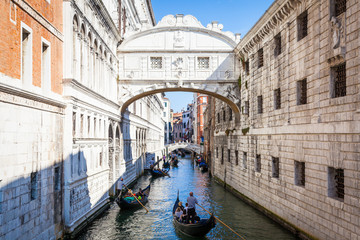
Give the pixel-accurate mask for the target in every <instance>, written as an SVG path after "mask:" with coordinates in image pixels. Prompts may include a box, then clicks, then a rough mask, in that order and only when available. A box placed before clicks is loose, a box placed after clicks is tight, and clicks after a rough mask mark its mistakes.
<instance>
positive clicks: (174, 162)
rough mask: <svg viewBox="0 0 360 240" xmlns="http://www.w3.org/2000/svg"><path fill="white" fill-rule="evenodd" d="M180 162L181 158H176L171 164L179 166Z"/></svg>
mask: <svg viewBox="0 0 360 240" xmlns="http://www.w3.org/2000/svg"><path fill="white" fill-rule="evenodd" d="M178 163H179V160H178V159H177V158H175V159H174V160H172V161H171V165H172V166H173V167H177V166H178Z"/></svg>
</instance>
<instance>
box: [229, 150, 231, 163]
mask: <svg viewBox="0 0 360 240" xmlns="http://www.w3.org/2000/svg"><path fill="white" fill-rule="evenodd" d="M230 153H231V152H230V149H228V162H231V159H230V157H231V155H230Z"/></svg>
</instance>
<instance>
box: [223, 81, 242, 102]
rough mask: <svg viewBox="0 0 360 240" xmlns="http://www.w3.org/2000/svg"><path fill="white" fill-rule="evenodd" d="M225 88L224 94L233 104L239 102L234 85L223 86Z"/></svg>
mask: <svg viewBox="0 0 360 240" xmlns="http://www.w3.org/2000/svg"><path fill="white" fill-rule="evenodd" d="M224 88H225V94H224V96H226V97H227V98H229V99H230V100H231V101H233V102H234V103H235V104H238V103H239V99H238V97H237V96H236V86H233V87H231V85H228V86H224Z"/></svg>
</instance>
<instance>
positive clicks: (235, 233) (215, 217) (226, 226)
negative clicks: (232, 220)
mask: <svg viewBox="0 0 360 240" xmlns="http://www.w3.org/2000/svg"><path fill="white" fill-rule="evenodd" d="M197 205H198V206H199V207H201V208H202V209H204V210H205V211H206V212H208V213H209V214H210V215H213V214H212V213H211V212H209V211H208V210H206V209H205V208H204V207H203V206H201V205H200V204H198V203H197ZM213 216H214V215H213ZM214 218H215V219H216V220H218V221H219V222H221V223H222V224H223V225H224V226H225V227H227V228H229V229H230V230H231V231H232V232H233V233H235V234H236V235H238V236H239V238H241V239H243V240H245V238H244V237H242V236H241V235H240V234H238V233H237V232H235V231H234V230H233V229H232V228H231V227H229V226H228V225H226V224H225V223H224V222H223V221H221V220H220V219H219V218H217V217H215V216H214Z"/></svg>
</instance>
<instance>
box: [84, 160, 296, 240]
mask: <svg viewBox="0 0 360 240" xmlns="http://www.w3.org/2000/svg"><path fill="white" fill-rule="evenodd" d="M169 175H170V176H171V177H161V178H156V179H152V177H151V175H150V174H145V175H144V176H142V177H140V178H139V180H138V181H137V183H136V184H135V186H134V187H133V189H134V190H137V189H139V187H141V188H144V187H146V186H147V185H148V184H149V183H151V191H150V196H149V202H148V203H147V204H146V207H147V208H148V209H149V210H150V212H149V213H147V214H146V210H145V209H143V208H140V209H138V210H135V211H121V210H120V209H119V207H118V206H117V204H116V203H115V202H114V203H112V205H111V207H110V209H109V210H107V211H106V212H105V213H104V214H103V215H102V216H101V217H100V218H98V219H96V220H95V221H94V222H93V223H92V224H91V225H90V226H89V227H87V229H85V231H84V232H83V233H82V234H81V235H80V236H79V237H78V239H81V240H90V239H91V240H95V239H96V240H97V239H99V240H100V239H101V240H114V239H240V238H239V237H237V236H236V235H235V234H234V233H232V232H231V231H230V230H229V229H228V228H226V227H225V226H223V225H222V224H221V223H219V222H217V225H216V227H215V228H213V229H212V230H211V231H210V232H209V233H208V234H207V235H206V236H205V237H203V238H191V237H188V236H185V235H183V234H181V233H178V232H176V231H175V229H174V225H173V223H172V208H173V205H174V203H175V200H176V195H177V191H178V190H179V193H180V201H183V202H186V198H187V197H188V196H189V192H190V191H193V192H194V196H195V197H197V199H198V201H199V204H201V205H202V206H203V207H205V208H206V209H208V210H209V211H211V212H213V213H214V215H215V216H216V217H218V218H219V219H221V220H222V221H223V222H224V223H225V224H227V225H228V226H230V227H231V228H232V229H234V230H235V231H236V232H238V233H239V234H240V235H241V236H243V237H244V238H245V239H249V240H250V239H254V240H255V239H256V240H261V239H264V240H265V239H266V240H271V239H274V240H275V239H276V240H282V239H283V240H288V239H296V238H295V237H294V236H293V235H292V234H291V233H290V232H288V231H287V230H285V229H283V228H282V227H281V226H279V225H278V224H277V223H275V222H273V221H271V220H270V219H268V218H267V217H265V216H264V215H262V214H261V213H259V212H258V211H257V210H255V209H253V208H252V207H250V206H248V205H247V204H245V203H244V202H242V201H241V200H239V199H238V198H236V197H235V196H234V195H232V194H231V193H230V192H227V191H226V190H225V189H224V188H223V187H221V186H220V185H219V184H217V183H216V182H215V181H214V180H213V179H212V178H210V177H209V174H208V173H202V172H201V171H200V170H199V169H198V167H196V166H195V167H194V165H193V163H192V161H191V160H190V158H189V157H188V156H187V157H186V158H184V159H180V163H179V167H178V168H171V170H170V172H169ZM196 212H197V213H198V215H199V216H200V217H204V218H208V217H209V214H207V213H206V212H205V211H204V210H202V209H201V208H199V207H197V208H196Z"/></svg>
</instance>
